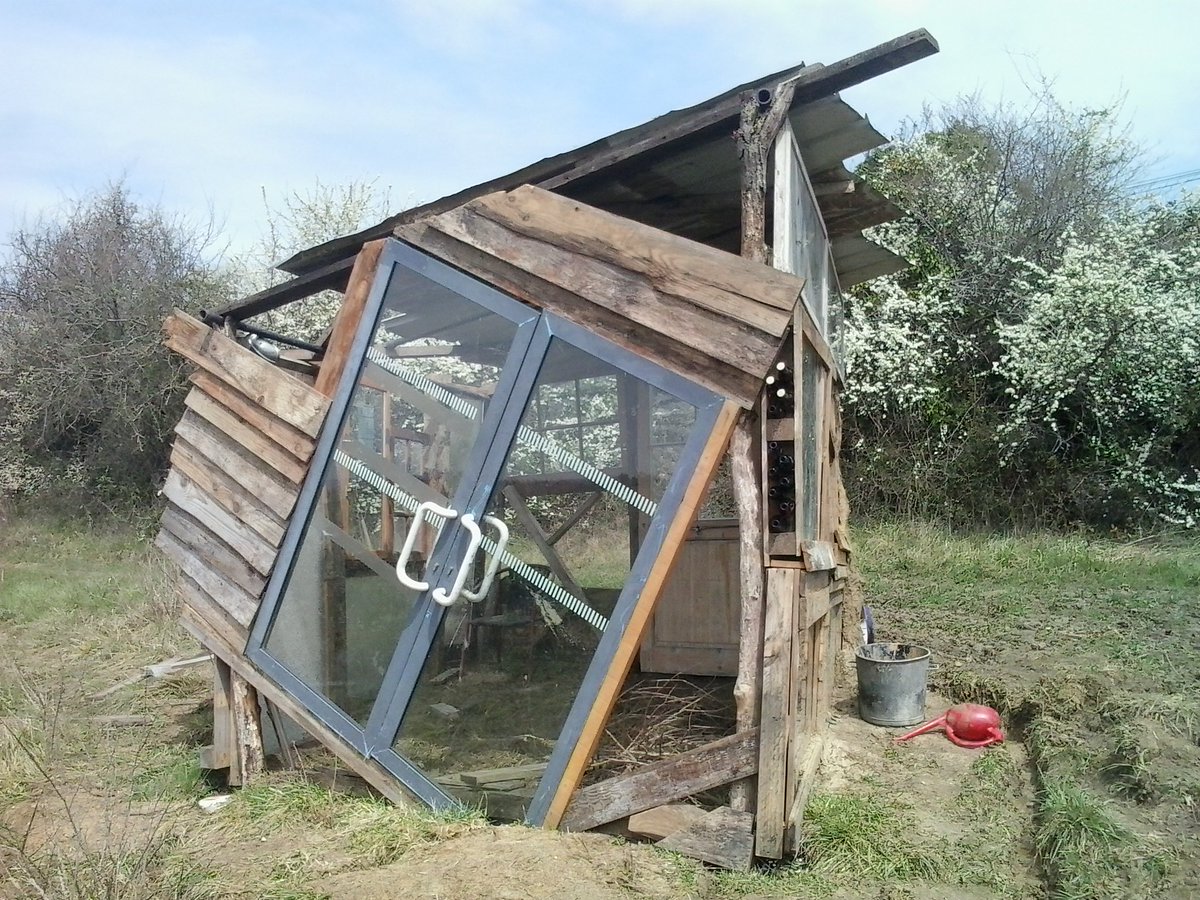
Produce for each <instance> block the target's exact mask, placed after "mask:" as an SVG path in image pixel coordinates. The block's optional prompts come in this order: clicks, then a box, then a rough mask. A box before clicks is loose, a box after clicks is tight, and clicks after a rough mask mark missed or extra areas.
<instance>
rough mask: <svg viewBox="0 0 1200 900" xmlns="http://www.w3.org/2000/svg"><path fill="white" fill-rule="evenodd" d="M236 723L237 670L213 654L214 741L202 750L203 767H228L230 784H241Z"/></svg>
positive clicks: (201, 761) (201, 765) (201, 764)
mask: <svg viewBox="0 0 1200 900" xmlns="http://www.w3.org/2000/svg"><path fill="white" fill-rule="evenodd" d="M235 734H236V729H235V728H234V723H233V673H232V672H231V671H230V670H229V666H228V665H227V664H226V663H225V662H224V661H222V660H221V659H220V658H219V657H216V656H214V657H213V742H212V744H211V745H209V746H208V747H204V748H202V749H201V750H200V768H202V769H228V770H229V777H228V783H229V784H241V783H242V782H241V773H240V771H239V769H238V754H237V743H236V740H235Z"/></svg>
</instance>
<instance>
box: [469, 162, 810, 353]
mask: <svg viewBox="0 0 1200 900" xmlns="http://www.w3.org/2000/svg"><path fill="white" fill-rule="evenodd" d="M468 207H469V208H470V209H473V210H475V211H477V212H479V213H480V214H481V215H484V216H486V217H488V218H490V219H494V220H495V221H496V222H499V223H500V224H502V225H504V226H505V227H506V228H509V229H511V230H513V231H516V232H518V233H520V234H523V235H525V236H526V237H531V238H534V239H536V240H539V241H543V242H545V243H549V244H553V245H555V246H558V247H562V248H564V249H566V250H571V251H574V252H576V253H580V254H583V255H585V256H588V257H591V258H592V259H598V260H601V261H603V262H607V263H612V264H614V265H617V266H620V267H621V268H623V269H628V270H629V271H631V272H636V273H638V274H640V275H644V276H645V277H646V278H647V279H648V280H649V281H650V283H651V284H652V285H653V286H654V287H655V289H656V290H658V291H660V292H662V293H666V294H672V295H674V296H677V297H682V298H684V299H687V300H689V301H690V302H692V303H695V304H697V305H699V306H702V307H703V308H705V309H707V310H709V311H711V312H715V313H718V314H720V315H722V316H726V317H729V318H731V319H735V320H737V321H740V322H743V323H745V324H747V325H752V326H753V327H755V328H757V329H759V330H761V331H766V332H767V333H769V334H774V335H775V336H776V337H779V336H782V334H783V333H784V331H785V330H786V328H787V326H788V323H789V320H790V318H791V311H792V308H793V307H794V306H795V305H796V302H797V301H798V300H799V299H800V291H801V288H802V287H803V284H804V281H803V279H801V278H797V277H796V276H794V275H789V274H787V273H785V272H780V271H777V270H774V269H767V268H764V267H763V266H760V265H758V264H756V263H753V262H751V261H750V260H747V259H742V258H741V257H739V256H734V255H733V254H731V253H726V252H725V251H723V250H717V249H715V248H713V247H709V246H706V245H704V244H700V243H697V242H696V241H692V240H688V239H687V238H684V237H679V236H678V235H674V234H671V233H670V232H667V231H662V230H660V229H658V228H652V227H650V226H649V225H643V224H642V223H640V222H635V221H633V220H632V219H624V218H621V217H620V216H615V215H613V214H612V213H608V212H604V211H602V210H599V209H596V208H595V207H591V206H587V205H585V204H583V203H579V202H578V201H576V200H571V199H570V198H568V197H563V196H561V195H559V194H553V193H550V192H549V191H544V190H542V189H540V188H537V187H533V186H532V185H524V186H522V187H519V188H517V189H515V190H512V191H509V192H507V193H496V194H489V195H487V196H486V197H480V198H479V199H478V200H475V201H472V202H471V203H470V204H468Z"/></svg>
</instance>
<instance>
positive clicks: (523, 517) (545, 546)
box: [503, 485, 587, 600]
mask: <svg viewBox="0 0 1200 900" xmlns="http://www.w3.org/2000/svg"><path fill="white" fill-rule="evenodd" d="M503 493H504V499H505V500H507V501H508V505H509V506H510V507H511V508H512V511H513V513H514V514H515V515H516V517H517V521H518V522H520V524H521V526H522V527H523V528H524V529H525V536H526V537H528V538H529V539H530V540H531V541H533V543H534V546H536V547H537V548H538V550H539V551H540V552H541V554H542V557H543V558H544V559H545V560H546V563H547V564H548V565H549V566H550V571H551V572H553V573H554V574H555V575H556V576H557V577H558V580H559V581H560V582H562V586H563V587H565V588H566V589H567V590H568V591H569V592H570V593H572V594H574V595H575V596H576V597H578V598H579V599H581V600H584V599H586V598H587V593H586V592H585V591H584V589H583V588H582V587H580V586H579V582H578V581H576V580H575V576H574V575H572V574H571V570H570V569H568V568H567V564H566V563H564V562H563V561H562V557H561V556H559V555H558V551H556V550H555V549H554V547H553V546H552V545H551V544H550V542H549V541H548V540H547V539H546V532H544V531H542V526H541V523H539V522H538V520H537V518H536V517H535V516H534V515H533V513H531V512H530V511H529V507H528V506H526V505H525V501H524V500H523V499H522V498H521V495H520V494H519V493H517V491H516V489H514V488H513V487H512V486H511V485H510V486H509V487H506V488H504V489H503Z"/></svg>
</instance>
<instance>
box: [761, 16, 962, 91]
mask: <svg viewBox="0 0 1200 900" xmlns="http://www.w3.org/2000/svg"><path fill="white" fill-rule="evenodd" d="M938 49H939V48H938V42H937V41H936V40H935V39H934V37H933V35H931V34H930V33H929V32H928V31H926V30H925V29H924V28H918V29H916V30H915V31H910V32H908V34H902V35H901V36H900V37H898V38H893V39H892V40H890V41H885V42H884V43H882V44H877V45H875V46H874V47H871V48H869V49H867V50H863V51H861V52H859V53H855V54H854V55H853V56H847V57H846V58H845V59H840V60H838V61H837V62H835V63H831V64H830V65H827V66H821V67H819V68H818V67H816V66H809V67H807V68H804V69H801V70H800V72H799V74H797V75H796V76H795V77H794V78H792V79H790V83H791V84H792V85H793V90H794V92H795V93H794V94H793V102H794V103H795V104H797V105H799V104H801V103H811V102H813V101H814V100H820V99H822V98H824V97H831V96H833V95H834V94H836V93H838V92H839V91H844V90H845V89H846V88H848V87H853V86H854V85H856V84H862V83H863V82H864V81H870V80H871V79H872V78H877V77H879V76H880V75H883V74H886V73H887V72H891V71H892V70H894V69H899V68H900V67H901V66H907V65H908V64H909V63H914V62H916V61H917V60H920V59H924V58H925V57H927V56H932V55H933V54H935V53H937V52H938ZM784 83H785V84H787V83H789V82H784Z"/></svg>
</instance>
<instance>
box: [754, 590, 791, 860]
mask: <svg viewBox="0 0 1200 900" xmlns="http://www.w3.org/2000/svg"><path fill="white" fill-rule="evenodd" d="M800 575H801V573H800V571H799V570H798V569H773V568H769V569H767V612H766V624H765V630H764V637H763V644H762V648H763V649H762V715H761V719H760V723H761V724H760V725H759V735H760V737H759V744H758V814H757V816H756V817H755V821H756V826H757V827H756V831H755V840H754V851H755V853H756V854H757V855H759V856H762V857H766V858H768V859H779V858H780V857H782V856H783V835H784V829H785V828H786V826H787V814H788V807H787V798H788V791H787V763H788V739H789V737H790V735H789V724H790V723H789V716H788V711H789V707H790V703H791V699H790V698H791V668H792V633H793V627H792V608H793V604H794V603H795V595H796V594H797V593H798V592H799V584H798V577H799V576H800Z"/></svg>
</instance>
